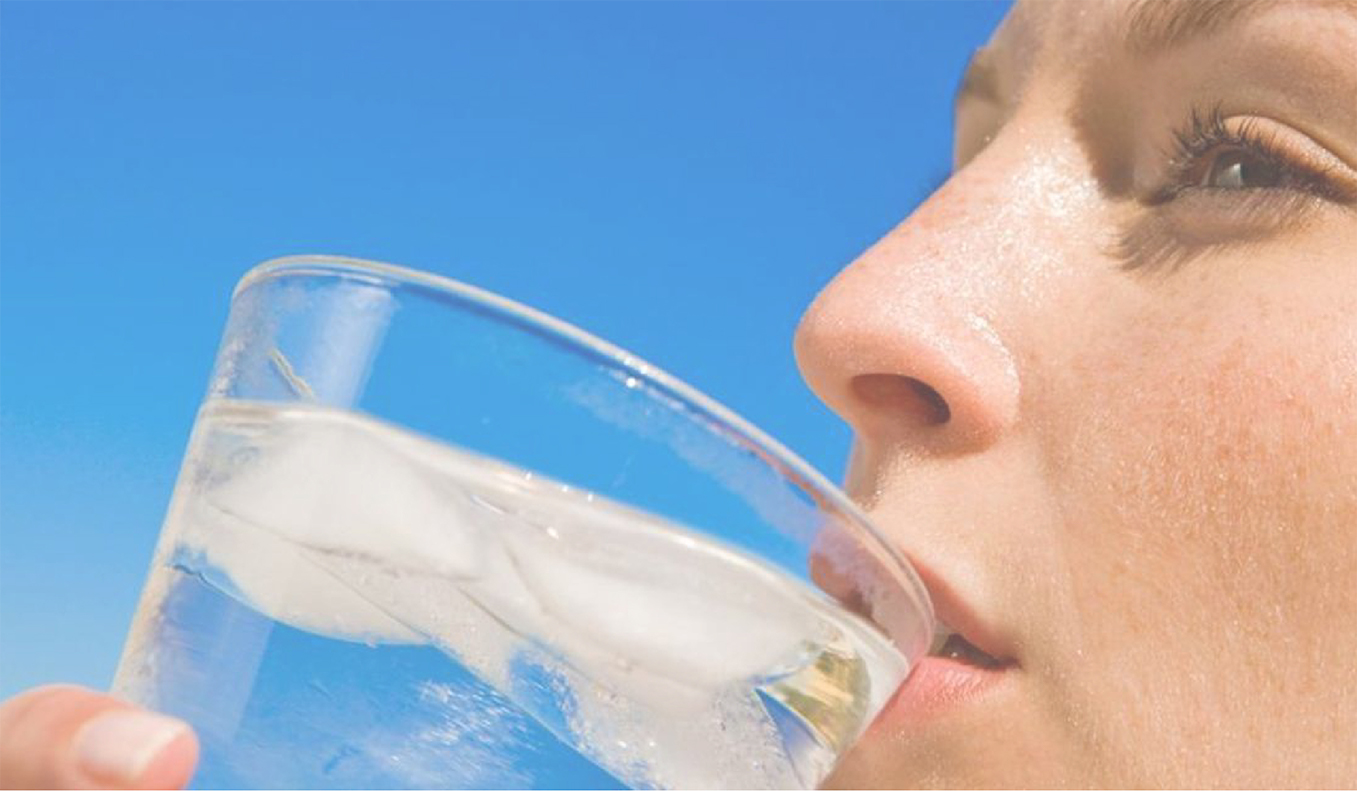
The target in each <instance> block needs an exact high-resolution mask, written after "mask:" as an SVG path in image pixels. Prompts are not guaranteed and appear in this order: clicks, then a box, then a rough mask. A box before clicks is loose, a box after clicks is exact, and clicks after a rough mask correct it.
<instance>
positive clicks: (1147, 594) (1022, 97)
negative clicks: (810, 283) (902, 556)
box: [796, 0, 1357, 787]
mask: <svg viewBox="0 0 1357 791" xmlns="http://www.w3.org/2000/svg"><path fill="white" fill-rule="evenodd" d="M1132 12H1133V9H1132V7H1131V4H1129V3H1125V2H1107V3H1090V2H1073V3H1059V2H1050V1H1049V0H1048V1H1046V2H1033V3H1021V4H1019V5H1018V7H1017V8H1016V9H1015V10H1014V11H1013V12H1012V13H1011V14H1010V16H1009V18H1008V19H1007V20H1006V21H1005V23H1004V24H1003V26H1002V27H1001V28H1000V29H999V31H998V32H996V33H995V35H994V37H993V39H992V41H991V42H990V44H989V45H988V47H987V48H986V49H985V50H983V51H982V53H981V54H979V55H977V63H979V64H980V67H981V68H983V69H985V70H988V71H989V72H990V73H991V74H992V76H993V82H994V86H993V87H994V91H993V94H994V95H993V97H990V98H986V97H965V98H962V99H961V100H959V103H958V119H957V130H958V131H957V139H956V149H957V161H956V163H955V172H954V175H953V176H952V178H951V179H950V181H948V182H947V184H946V185H944V186H943V187H942V188H941V189H940V190H939V191H938V192H937V193H936V194H935V195H933V196H932V198H931V199H930V200H928V201H927V202H926V203H925V204H924V205H923V206H922V207H921V208H919V209H918V210H917V211H916V212H915V213H914V214H913V215H912V216H911V217H909V218H908V219H907V220H905V221H904V222H903V223H902V224H901V225H900V226H899V227H897V228H896V229H894V230H893V231H892V232H891V233H890V234H888V235H887V236H886V237H885V238H884V239H882V240H880V241H879V242H878V243H877V244H876V245H875V246H873V247H872V248H871V249H869V250H868V251H866V252H865V253H864V254H863V255H862V256H861V257H860V258H859V259H858V260H857V261H856V262H855V263H853V264H852V266H850V267H849V268H848V269H847V270H845V271H844V272H843V273H841V274H840V275H839V276H838V278H836V279H835V280H834V281H833V282H832V283H831V284H830V285H829V286H828V287H827V288H826V289H825V290H824V292H823V293H822V294H821V295H820V296H819V298H818V299H817V300H816V302H815V303H814V305H813V306H812V307H811V308H810V310H809V311H808V312H807V314H806V316H805V318H804V321H803V323H802V325H801V327H800V330H799V332H798V335H797V339H796V350H797V354H798V359H799V361H800V364H801V366H802V370H803V373H804V374H805V377H806V379H807V381H808V382H810V384H811V385H812V387H813V388H814V389H815V390H816V392H817V393H818V394H819V395H820V397H821V398H823V399H824V400H825V401H826V402H827V403H828V404H829V405H830V406H831V407H832V408H833V409H834V410H835V411H837V412H838V413H839V414H840V415H841V416H842V417H843V418H844V419H846V420H847V421H849V422H850V423H851V424H852V425H853V427H854V428H855V430H856V443H855V450H854V457H853V460H852V465H851V471H850V473H849V476H848V482H847V487H848V489H849V491H850V494H852V495H853V496H854V497H855V498H856V499H858V500H859V502H861V503H863V504H864V505H865V506H866V507H867V508H868V510H869V511H870V512H871V514H872V516H873V517H874V521H875V522H876V523H877V524H878V525H879V526H880V528H881V529H882V531H883V533H885V534H886V535H887V537H888V538H889V539H891V540H893V541H894V542H895V543H896V544H897V545H898V546H899V547H900V548H901V549H902V550H903V551H904V552H905V553H906V554H908V555H909V556H911V557H912V558H914V559H915V560H916V561H917V562H918V563H919V564H920V565H921V566H923V567H925V568H926V569H928V570H929V571H930V572H931V576H934V577H936V578H937V579H938V580H941V581H942V584H943V585H945V586H946V587H947V588H948V589H949V591H950V592H949V593H948V594H946V595H950V596H952V597H954V598H956V599H959V600H961V601H964V602H965V604H966V606H967V607H968V608H969V609H970V610H971V611H972V612H974V613H975V615H976V616H977V618H978V619H979V620H980V621H982V622H983V623H984V624H985V627H986V628H987V630H989V631H991V632H993V634H994V635H995V641H996V644H997V645H999V646H1000V647H1001V648H1002V653H1003V654H1004V658H1007V659H1011V660H1013V661H1014V662H1015V663H1016V666H1015V667H1014V668H1013V669H1011V670H1010V671H1008V672H1007V673H1006V674H1005V677H1004V680H1003V682H1002V683H1000V684H997V685H995V686H994V687H992V688H991V689H990V690H989V691H988V692H987V693H986V694H983V695H981V696H979V697H978V698H976V699H973V700H967V701H964V702H962V703H961V704H959V705H955V706H952V707H950V708H949V709H948V710H947V711H945V712H942V713H940V714H938V715H936V716H930V717H927V718H924V720H923V721H905V722H903V723H894V724H892V725H890V726H887V727H878V728H876V729H875V730H873V731H872V732H871V733H870V734H869V736H868V737H867V738H866V739H864V740H863V741H862V742H861V743H860V744H859V745H858V746H857V748H856V749H855V750H854V751H853V752H852V754H851V755H850V756H849V757H848V758H847V759H846V760H845V762H844V763H843V764H842V765H841V767H840V770H839V771H838V773H837V774H836V775H835V776H834V777H833V778H832V779H831V782H832V783H833V784H840V785H848V786H894V787H899V786H920V785H922V786H994V785H1001V786H1071V785H1073V786H1108V785H1112V786H1132V787H1140V786H1155V787H1161V786H1174V787H1216V786H1225V787H1240V786H1243V787H1256V786H1315V787H1330V786H1342V787H1351V786H1354V785H1357V474H1355V473H1357V200H1354V198H1357V101H1354V99H1353V97H1355V96H1357V9H1354V8H1353V7H1350V6H1349V7H1343V6H1342V5H1341V4H1340V5H1333V6H1330V5H1325V4H1320V3H1304V4H1286V5H1282V6H1280V7H1277V8H1272V9H1268V10H1264V11H1259V12H1258V13H1256V14H1251V15H1249V16H1248V17H1247V18H1242V19H1239V20H1235V21H1234V22H1232V23H1231V26H1229V27H1228V28H1221V29H1218V30H1216V31H1214V32H1210V33H1207V34H1206V35H1203V36H1198V37H1194V38H1192V39H1191V40H1188V41H1182V42H1179V43H1178V44H1176V45H1174V46H1171V47H1169V48H1166V49H1162V50H1158V51H1153V52H1149V51H1144V50H1143V49H1141V48H1139V47H1130V46H1128V44H1127V41H1126V39H1127V30H1128V25H1127V23H1126V21H1125V20H1126V19H1127V15H1128V14H1130V13H1132ZM1194 105H1195V106H1203V107H1205V108H1207V109H1208V110H1209V109H1210V108H1214V107H1217V106H1218V107H1219V108H1220V109H1221V115H1222V116H1224V118H1225V120H1224V124H1225V125H1226V126H1227V127H1229V126H1230V125H1231V124H1235V125H1238V124H1239V123H1243V122H1245V119H1251V118H1257V119H1267V120H1266V134H1267V135H1268V136H1269V139H1271V141H1272V143H1273V145H1274V146H1275V147H1276V148H1277V149H1278V150H1279V152H1280V153H1281V154H1282V155H1283V156H1285V157H1292V158H1295V159H1296V160H1297V162H1298V163H1299V164H1300V165H1302V166H1311V165H1313V164H1314V163H1315V162H1321V161H1322V162H1323V163H1325V166H1326V167H1327V168H1328V170H1327V172H1326V177H1327V178H1329V179H1330V180H1332V181H1333V182H1336V183H1337V184H1336V186H1337V187H1338V188H1341V194H1339V192H1340V190H1335V191H1334V194H1331V195H1329V196H1327V197H1317V196H1314V195H1306V194H1304V193H1303V191H1302V190H1299V189H1296V188H1294V187H1295V186H1296V183H1298V182H1293V183H1292V184H1291V187H1286V186H1283V187H1273V188H1271V189H1270V191H1263V190H1261V189H1260V188H1258V187H1253V188H1249V189H1244V188H1242V187H1241V188H1238V189H1228V188H1225V187H1222V186H1221V185H1230V184H1232V183H1233V182H1231V181H1230V179H1229V178H1228V176H1229V175H1230V174H1229V173H1228V172H1227V171H1228V170H1229V168H1228V166H1229V164H1230V162H1231V161H1232V160H1231V159H1230V157H1232V156H1235V157H1237V155H1238V151H1237V148H1238V147H1237V146H1235V147H1234V149H1232V148H1231V146H1230V145H1223V146H1217V147H1216V148H1215V149H1214V150H1211V151H1207V152H1203V153H1202V154H1201V155H1200V156H1199V157H1198V159H1199V160H1200V161H1199V162H1197V163H1196V165H1195V169H1189V170H1188V172H1189V173H1190V174H1191V175H1192V176H1193V178H1195V179H1197V180H1198V181H1197V182H1196V183H1194V184H1193V185H1192V186H1194V187H1196V190H1195V191H1192V190H1183V191H1180V192H1178V193H1177V194H1176V195H1175V197H1174V198H1173V199H1172V200H1168V201H1161V202H1158V203H1156V202H1155V200H1154V199H1153V198H1152V197H1151V196H1153V195H1154V194H1155V190H1156V189H1157V188H1159V187H1160V186H1162V182H1164V181H1165V180H1166V179H1167V178H1168V174H1170V173H1171V172H1173V169H1172V168H1171V167H1170V160H1171V159H1172V158H1173V157H1172V155H1171V154H1168V153H1166V151H1168V150H1171V147H1172V142H1173V131H1174V130H1175V128H1180V127H1182V126H1184V125H1190V124H1189V123H1188V122H1189V121H1190V117H1191V109H1190V108H1191V107H1193V106H1194ZM1263 123H1264V122H1263V121H1258V122H1257V126H1256V127H1255V128H1256V129H1258V130H1262V129H1263V128H1264V126H1263ZM1217 159H1219V160H1220V161H1219V163H1218V164H1214V163H1215V160H1217ZM1246 166H1247V162H1246ZM1212 168H1216V169H1217V170H1216V173H1217V176H1216V178H1215V180H1214V181H1212V182H1211V184H1212V185H1214V188H1213V189H1205V188H1203V187H1202V186H1201V185H1200V180H1201V179H1205V178H1207V176H1208V175H1209V174H1210V173H1212V172H1213V171H1212ZM1254 172H1257V168H1256V165H1255V169H1254ZM1245 186H1247V185H1245ZM1128 238H1129V239H1130V240H1131V242H1133V244H1132V245H1131V248H1130V249H1127V239H1128ZM915 382H922V383H924V384H926V385H928V386H929V387H930V388H932V390H933V392H934V394H935V395H932V394H930V395H928V396H927V397H926V396H925V395H922V394H921V393H926V392H927V391H921V390H920V388H919V387H918V386H917V385H916V384H914V383H915ZM939 399H940V401H939ZM940 402H945V405H946V409H945V410H943V409H941V407H940ZM944 418H945V419H944Z"/></svg>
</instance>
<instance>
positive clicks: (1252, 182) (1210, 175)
mask: <svg viewBox="0 0 1357 791" xmlns="http://www.w3.org/2000/svg"><path fill="white" fill-rule="evenodd" d="M1284 175H1285V174H1283V172H1282V169H1281V168H1279V167H1278V166H1277V165H1276V164H1274V163H1272V162H1269V161H1267V160H1266V159H1263V158H1262V157H1259V156H1258V155H1257V154H1254V153H1252V152H1249V151H1247V150H1245V149H1242V148H1230V149H1226V150H1224V151H1222V152H1220V153H1219V154H1217V155H1216V156H1215V158H1214V159H1212V160H1211V164H1210V166H1209V167H1208V168H1207V169H1206V171H1205V172H1204V173H1203V174H1202V177H1201V181H1200V182H1198V186H1201V187H1207V188H1210V189H1222V190H1247V189H1267V188H1269V187H1277V186H1281V183H1282V181H1283V177H1284Z"/></svg>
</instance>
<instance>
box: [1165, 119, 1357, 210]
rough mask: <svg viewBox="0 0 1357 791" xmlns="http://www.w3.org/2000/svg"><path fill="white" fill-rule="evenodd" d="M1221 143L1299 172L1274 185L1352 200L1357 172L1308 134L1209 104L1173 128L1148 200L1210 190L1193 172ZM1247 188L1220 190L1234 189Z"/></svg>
mask: <svg viewBox="0 0 1357 791" xmlns="http://www.w3.org/2000/svg"><path fill="white" fill-rule="evenodd" d="M1221 147H1234V148H1237V149H1242V150H1245V151H1249V152H1251V153H1253V154H1255V155H1257V156H1260V157H1263V158H1266V159H1270V160H1272V161H1273V162H1274V164H1276V165H1278V166H1279V167H1281V168H1282V169H1284V170H1285V171H1286V172H1288V173H1289V174H1291V175H1292V176H1293V177H1299V179H1298V182H1299V183H1296V184H1292V185H1290V186H1288V187H1277V188H1275V189H1292V190H1295V189H1298V188H1300V189H1305V190H1306V191H1309V192H1312V193H1314V194H1316V195H1318V196H1319V197H1322V198H1326V199H1328V200H1332V201H1335V202H1338V203H1348V202H1352V201H1354V200H1357V173H1354V172H1353V171H1352V169H1351V168H1349V167H1348V166H1347V163H1345V162H1344V161H1343V160H1342V159H1340V158H1339V157H1337V156H1336V155H1335V154H1333V153H1332V152H1331V151H1329V149H1327V148H1325V147H1324V146H1323V145H1321V144H1320V143H1318V142H1316V141H1315V140H1314V139H1313V138H1311V137H1310V136H1309V135H1307V134H1305V133H1304V132H1301V131H1299V130H1297V129H1296V128H1295V127H1293V126H1290V125H1288V124H1285V123H1282V122H1280V121H1276V120H1274V119H1272V118H1269V117H1267V116H1258V115H1247V116H1245V115H1238V116H1232V117H1224V116H1223V115H1221V113H1220V110H1219V108H1215V109H1212V110H1211V111H1210V113H1209V114H1202V113H1201V112H1200V111H1196V110H1194V111H1193V113H1192V118H1191V121H1190V127H1189V128H1188V129H1185V130H1180V131H1177V132H1175V146H1174V153H1173V154H1172V155H1171V156H1170V157H1169V171H1170V172H1169V175H1168V177H1167V178H1166V179H1165V180H1164V182H1163V183H1162V186H1161V187H1160V188H1159V189H1158V190H1156V191H1155V193H1154V194H1153V195H1152V196H1151V200H1150V201H1149V202H1150V203H1158V202H1164V201H1167V200H1172V199H1173V198H1174V197H1176V196H1177V195H1179V194H1181V193H1183V192H1186V191H1189V190H1211V189H1216V188H1212V187H1203V186H1199V185H1198V183H1197V182H1198V181H1199V179H1195V178H1194V171H1195V170H1196V169H1197V168H1198V167H1199V166H1200V165H1201V164H1202V162H1201V160H1202V159H1203V158H1204V157H1205V156H1206V155H1208V154H1209V153H1211V152H1212V151H1215V150H1217V149H1219V148H1221ZM1248 189H1249V188H1242V189H1233V190H1222V191H1223V192H1235V193H1239V192H1244V191H1248ZM1255 189H1256V188H1255Z"/></svg>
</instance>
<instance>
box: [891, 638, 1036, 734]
mask: <svg viewBox="0 0 1357 791" xmlns="http://www.w3.org/2000/svg"><path fill="white" fill-rule="evenodd" d="M1017 668H1018V663H1017V661H1016V660H1015V659H1012V658H1009V657H997V656H994V655H992V654H990V653H987V652H985V651H983V650H981V649H980V648H978V647H976V645H975V644H974V643H972V642H971V641H970V640H968V639H966V638H965V637H963V636H962V635H961V634H959V633H957V632H954V631H952V630H951V629H949V628H947V627H946V626H944V625H943V624H942V623H939V624H937V627H936V632H935V635H934V638H933V644H932V646H931V647H930V649H929V652H928V653H927V654H926V655H925V656H923V657H922V658H920V659H919V661H918V662H916V663H915V665H914V667H913V668H912V669H911V671H910V674H909V676H908V678H906V679H905V681H904V683H902V684H901V685H900V687H899V689H897V690H896V691H895V695H894V696H892V698H891V700H890V702H889V703H887V704H886V707H885V709H884V710H883V711H882V712H881V714H880V715H878V716H877V719H876V722H875V723H873V725H872V727H871V730H873V731H876V730H880V729H882V728H885V729H888V730H893V731H898V730H902V729H908V728H909V727H911V726H912V725H917V724H922V723H926V722H929V721H931V720H934V719H936V718H938V717H940V716H943V715H946V714H948V713H951V712H956V711H960V710H962V709H963V708H965V707H968V706H969V705H973V704H976V703H979V702H980V700H981V699H982V698H984V697H987V696H988V695H990V694H991V693H993V692H995V691H996V690H998V689H999V688H1000V687H1002V686H1004V685H1005V683H1006V682H1009V681H1010V679H1011V678H1012V677H1013V676H1015V675H1016V674H1015V673H1014V671H1015V670H1016V669H1017Z"/></svg>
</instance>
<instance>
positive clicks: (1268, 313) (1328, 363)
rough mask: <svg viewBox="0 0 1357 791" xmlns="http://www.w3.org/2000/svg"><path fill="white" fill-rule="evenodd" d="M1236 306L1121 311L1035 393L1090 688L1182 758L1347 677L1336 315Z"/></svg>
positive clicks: (1356, 601)
mask: <svg viewBox="0 0 1357 791" xmlns="http://www.w3.org/2000/svg"><path fill="white" fill-rule="evenodd" d="M1247 302H1248V304H1249V306H1250V307H1249V309H1248V310H1240V309H1238V308H1231V307H1224V308H1219V309H1216V310H1213V311H1206V312H1199V313H1194V314H1193V315H1196V316H1202V315H1208V316H1212V318H1210V319H1201V318H1196V319H1183V318H1181V317H1174V316H1168V315H1164V313H1163V312H1162V311H1160V312H1159V313H1158V314H1157V315H1140V316H1137V317H1135V320H1128V317H1123V320H1122V321H1118V322H1117V326H1116V331H1115V332H1113V331H1109V332H1107V333H1104V334H1101V336H1100V334H1099V333H1092V334H1090V335H1089V338H1090V340H1089V341H1088V342H1087V344H1086V346H1085V347H1084V348H1083V349H1081V351H1080V353H1079V354H1078V355H1076V358H1075V359H1074V360H1073V361H1072V362H1070V363H1069V366H1068V367H1069V369H1070V370H1069V371H1068V372H1067V373H1066V376H1065V378H1064V382H1065V385H1064V386H1063V387H1060V388H1058V389H1056V390H1053V391H1051V392H1049V393H1047V394H1046V396H1047V397H1048V398H1049V399H1050V403H1051V404H1052V405H1054V407H1053V408H1049V412H1048V414H1050V415H1051V416H1052V417H1053V419H1054V417H1055V416H1057V415H1059V416H1061V417H1060V418H1059V420H1060V422H1058V423H1057V422H1051V423H1050V425H1048V426H1046V427H1045V429H1046V430H1047V432H1048V435H1049V436H1053V437H1058V438H1059V439H1058V440H1056V441H1054V442H1052V443H1051V444H1050V447H1049V448H1048V456H1049V458H1050V459H1051V464H1052V468H1053V470H1055V471H1056V473H1055V474H1056V479H1057V480H1058V481H1059V484H1058V486H1059V487H1060V489H1061V491H1060V493H1059V495H1058V499H1059V501H1060V502H1061V503H1062V505H1063V507H1064V509H1065V513H1064V514H1063V517H1064V519H1063V525H1064V528H1063V529H1064V530H1065V531H1066V533H1065V535H1064V536H1063V537H1062V538H1063V540H1064V542H1065V545H1066V547H1067V556H1068V557H1070V558H1071V562H1070V571H1069V574H1070V578H1071V591H1070V597H1071V601H1070V603H1069V606H1070V608H1071V609H1072V610H1073V611H1074V612H1075V613H1076V614H1075V616H1074V618H1075V620H1077V621H1078V623H1079V624H1080V626H1081V637H1082V641H1083V645H1082V649H1083V650H1085V651H1086V652H1087V653H1088V656H1087V657H1086V658H1085V661H1086V667H1094V666H1096V667H1099V668H1101V670H1102V673H1101V676H1102V677H1101V678H1100V679H1098V680H1096V681H1095V680H1091V679H1089V680H1088V684H1089V687H1088V690H1089V694H1091V695H1094V694H1096V695H1097V696H1101V697H1102V698H1103V699H1104V700H1103V701H1102V702H1101V704H1095V706H1096V705H1103V706H1112V705H1113V704H1116V705H1117V711H1116V712H1115V714H1111V715H1108V712H1106V711H1104V715H1106V716H1111V717H1112V718H1113V719H1115V720H1116V721H1117V722H1118V723H1120V727H1127V728H1133V729H1135V730H1140V731H1144V732H1147V733H1153V734H1156V736H1151V737H1149V738H1151V739H1154V738H1163V739H1168V738H1169V737H1170V735H1171V734H1173V735H1174V738H1186V737H1188V736H1189V735H1191V734H1193V733H1195V736H1194V741H1193V742H1192V743H1194V744H1196V745H1198V746H1199V747H1205V746H1206V745H1208V744H1210V743H1211V741H1212V740H1211V737H1210V734H1211V733H1212V732H1213V731H1216V732H1219V731H1223V730H1226V729H1230V728H1243V729H1245V730H1248V729H1250V728H1253V730H1258V728H1257V727H1256V725H1257V723H1258V722H1259V721H1260V718H1261V717H1263V716H1265V713H1266V712H1267V711H1268V710H1272V711H1275V710H1277V709H1278V708H1280V709H1286V708H1291V709H1293V710H1294V709H1295V708H1296V706H1295V705H1294V701H1295V700H1297V697H1296V696H1301V699H1304V697H1306V696H1309V697H1314V696H1315V695H1317V694H1318V692H1317V691H1318V690H1319V689H1320V688H1321V687H1324V686H1325V685H1326V682H1328V683H1331V681H1329V678H1326V676H1327V677H1330V678H1331V677H1332V675H1333V674H1338V675H1343V676H1349V677H1351V676H1357V661H1354V660H1353V659H1352V657H1353V656H1354V655H1357V631H1354V630H1353V629H1352V628H1351V626H1349V627H1348V633H1347V634H1342V633H1341V631H1342V630H1341V629H1340V630H1339V632H1340V633H1339V634H1335V629H1334V624H1335V622H1339V623H1342V624H1350V623H1351V621H1352V620H1353V619H1352V613H1353V611H1354V610H1357V593H1355V592H1354V588H1357V586H1354V585H1352V584H1351V580H1352V579H1353V575H1354V574H1357V550H1354V547H1357V475H1354V474H1353V471H1354V470H1357V363H1354V360H1357V338H1355V337H1354V334H1355V333H1354V331H1353V328H1352V326H1351V325H1352V323H1353V322H1352V320H1351V319H1349V318H1347V317H1348V316H1350V315H1352V314H1351V313H1350V312H1347V311H1350V310H1351V307H1350V306H1349V307H1348V309H1347V311H1334V312H1333V313H1332V314H1330V313H1328V312H1326V311H1320V312H1319V314H1318V315H1319V317H1320V320H1319V321H1316V320H1315V319H1316V316H1317V314H1316V312H1315V311H1314V310H1313V305H1305V306H1304V307H1305V308H1306V310H1305V311H1304V312H1302V311H1301V310H1300V309H1299V307H1297V308H1296V309H1295V310H1291V309H1288V308H1286V307H1285V305H1278V304H1277V303H1275V302H1272V303H1269V302H1265V301H1264V300H1262V299H1249V300H1247ZM1225 304H1234V305H1239V304H1243V301H1241V300H1234V301H1233V303H1225ZM1299 316H1305V317H1307V320H1306V321H1300V320H1299V319H1298V318H1297V317H1299ZM1296 328H1301V331H1300V332H1297V331H1296ZM1100 337H1101V340H1100V339H1099V338H1100ZM1081 371H1082V372H1083V373H1082V374H1081V373H1080V372H1081ZM1053 380H1054V381H1061V380H1060V379H1058V378H1055V377H1053ZM1076 385H1077V386H1076ZM1335 648H1337V649H1341V650H1346V652H1347V653H1346V654H1344V655H1343V656H1345V657H1346V658H1338V659H1334V660H1332V661H1330V660H1328V659H1325V660H1324V661H1320V662H1305V663H1294V662H1288V661H1282V657H1285V656H1295V655H1296V654H1297V653H1300V654H1301V655H1303V656H1305V657H1322V656H1329V655H1335V651H1334V649H1335ZM1297 665H1299V667H1297ZM1109 670H1110V671H1111V672H1112V675H1113V676H1115V678H1116V679H1117V680H1116V681H1115V682H1112V683H1109V682H1108V678H1109V676H1108V671H1109ZM1166 679H1175V681H1174V682H1173V683H1168V684H1166V683H1165V680H1166ZM1349 687H1351V685H1349ZM1169 690H1172V693H1171V694H1170V693H1169ZM1113 699H1115V700H1113ZM1288 700H1290V701H1291V702H1290V703H1288V702H1287V701H1288ZM1330 703H1332V701H1330ZM1263 730H1267V729H1266V728H1264V729H1263ZM1203 734H1205V736H1203ZM1238 736H1239V734H1235V735H1234V736H1230V737H1226V736H1224V735H1223V734H1222V735H1221V740H1220V742H1221V743H1230V744H1240V743H1243V742H1245V741H1247V740H1246V739H1240V738H1238ZM1255 738H1261V737H1258V736H1257V735H1256V734H1255ZM1269 738H1271V737H1269ZM1223 776H1225V775H1222V777H1223Z"/></svg>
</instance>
